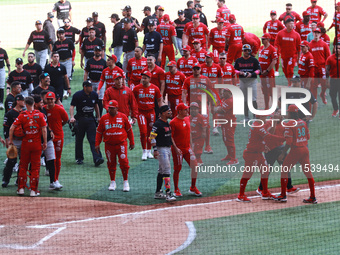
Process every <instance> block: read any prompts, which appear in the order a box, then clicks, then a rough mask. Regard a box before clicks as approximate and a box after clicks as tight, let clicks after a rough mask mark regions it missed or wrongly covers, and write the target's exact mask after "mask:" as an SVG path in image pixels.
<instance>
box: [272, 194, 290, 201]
mask: <svg viewBox="0 0 340 255" xmlns="http://www.w3.org/2000/svg"><path fill="white" fill-rule="evenodd" d="M273 198H274V200H275V201H278V202H287V196H282V195H281V194H279V195H277V196H273Z"/></svg>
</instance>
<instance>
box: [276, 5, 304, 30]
mask: <svg viewBox="0 0 340 255" xmlns="http://www.w3.org/2000/svg"><path fill="white" fill-rule="evenodd" d="M288 19H292V20H293V21H294V25H295V24H296V23H297V22H298V21H301V20H302V19H301V16H300V15H299V14H298V13H296V12H295V11H293V5H292V4H291V3H288V4H286V11H285V12H284V13H282V14H281V15H280V17H279V20H280V21H282V22H283V23H284V24H286V22H287V20H288Z"/></svg>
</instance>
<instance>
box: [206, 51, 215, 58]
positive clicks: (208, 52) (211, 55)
mask: <svg viewBox="0 0 340 255" xmlns="http://www.w3.org/2000/svg"><path fill="white" fill-rule="evenodd" d="M205 56H206V57H209V58H213V57H214V54H213V53H212V52H210V51H207V53H205Z"/></svg>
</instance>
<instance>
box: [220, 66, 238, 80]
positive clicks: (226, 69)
mask: <svg viewBox="0 0 340 255" xmlns="http://www.w3.org/2000/svg"><path fill="white" fill-rule="evenodd" d="M220 67H221V69H222V73H223V76H222V81H223V84H230V85H232V84H233V85H236V80H235V78H236V72H235V68H234V66H233V65H232V64H229V63H228V62H226V63H225V65H224V66H221V65H220Z"/></svg>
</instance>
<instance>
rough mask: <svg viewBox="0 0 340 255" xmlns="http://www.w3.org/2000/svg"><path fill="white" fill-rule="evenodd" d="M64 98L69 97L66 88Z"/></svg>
mask: <svg viewBox="0 0 340 255" xmlns="http://www.w3.org/2000/svg"><path fill="white" fill-rule="evenodd" d="M63 98H64V99H67V98H68V93H67V91H66V90H64V95H63Z"/></svg>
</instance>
